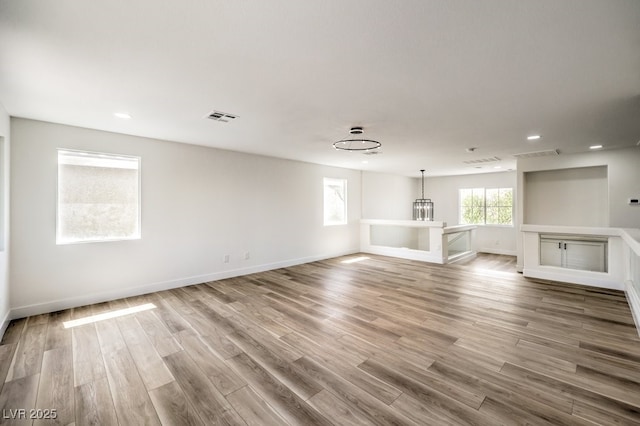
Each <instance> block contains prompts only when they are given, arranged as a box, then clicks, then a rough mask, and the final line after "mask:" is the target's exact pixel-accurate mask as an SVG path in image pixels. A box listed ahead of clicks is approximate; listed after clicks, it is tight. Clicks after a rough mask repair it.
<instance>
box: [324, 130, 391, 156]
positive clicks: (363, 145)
mask: <svg viewBox="0 0 640 426" xmlns="http://www.w3.org/2000/svg"><path fill="white" fill-rule="evenodd" d="M349 133H350V134H351V135H353V136H352V137H351V138H348V139H342V140H339V141H338V142H334V143H333V147H334V148H335V149H339V150H342V151H356V152H367V151H373V150H374V149H378V148H380V147H381V146H382V144H381V143H380V142H378V141H374V140H371V139H364V138H361V137H357V135H361V134H363V133H364V129H363V128H362V127H352V128H351V130H349Z"/></svg>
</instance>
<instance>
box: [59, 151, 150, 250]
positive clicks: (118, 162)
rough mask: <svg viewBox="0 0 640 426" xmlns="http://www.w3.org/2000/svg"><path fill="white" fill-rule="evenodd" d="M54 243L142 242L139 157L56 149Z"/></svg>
mask: <svg viewBox="0 0 640 426" xmlns="http://www.w3.org/2000/svg"><path fill="white" fill-rule="evenodd" d="M56 222H57V223H56V225H57V226H56V243H57V244H69V243H79V242H96V241H114V240H131V239H139V238H140V157H132V156H125V155H114V154H102V153H96V152H82V151H72V150H63V149H59V150H58V210H57V221H56Z"/></svg>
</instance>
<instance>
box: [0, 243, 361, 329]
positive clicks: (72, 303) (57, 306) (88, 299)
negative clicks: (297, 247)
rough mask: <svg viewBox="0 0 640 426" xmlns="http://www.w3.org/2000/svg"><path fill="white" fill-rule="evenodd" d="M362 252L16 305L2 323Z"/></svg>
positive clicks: (305, 259) (324, 256)
mask: <svg viewBox="0 0 640 426" xmlns="http://www.w3.org/2000/svg"><path fill="white" fill-rule="evenodd" d="M359 252H360V250H359V249H352V250H347V251H344V252H338V253H332V254H326V255H318V256H309V257H303V258H298V259H290V260H284V261H281V262H275V263H268V264H263V265H256V266H250V267H247V268H239V269H232V270H228V271H220V272H213V273H210V274H204V275H196V276H192V277H185V278H179V279H175V280H169V281H162V282H157V283H152V284H146V285H142V286H136V287H130V288H125V289H117V290H114V291H107V292H101V293H92V294H85V295H82V296H78V297H70V298H67V299H59V300H54V301H51V302H45V303H36V304H33V305H27V306H20V307H17V308H13V309H11V310H10V311H9V313H8V314H7V318H5V322H3V327H5V328H6V325H8V322H9V320H12V319H17V318H24V317H29V316H32V315H40V314H45V313H48V312H56V311H61V310H64V309H71V308H77V307H79V306H84V305H90V304H94V303H101V302H107V301H109V300H116V299H122V298H123V297H132V296H139V295H141V294H147V293H153V292H156V291H163V290H170V289H172V288H179V287H185V286H188V285H193V284H201V283H205V282H210V281H217V280H223V279H225V278H233V277H239V276H242V275H249V274H255V273H258V272H264V271H270V270H273V269H279V268H286V267H289V266H295V265H301V264H303V263H309V262H315V261H318V260H324V259H330V258H332V257H339V256H346V255H349V254H354V253H359ZM5 323H6V324H5ZM3 332H4V331H3ZM0 336H2V334H0Z"/></svg>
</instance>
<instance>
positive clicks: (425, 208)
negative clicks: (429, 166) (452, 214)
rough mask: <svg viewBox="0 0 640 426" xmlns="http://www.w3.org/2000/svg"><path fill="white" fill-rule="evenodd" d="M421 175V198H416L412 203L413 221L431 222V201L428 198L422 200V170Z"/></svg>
mask: <svg viewBox="0 0 640 426" xmlns="http://www.w3.org/2000/svg"><path fill="white" fill-rule="evenodd" d="M420 172H421V173H422V198H418V199H416V200H415V201H414V202H413V220H428V221H433V201H431V199H430V198H424V169H423V170H420Z"/></svg>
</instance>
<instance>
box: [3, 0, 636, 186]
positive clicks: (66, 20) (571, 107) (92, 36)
mask: <svg viewBox="0 0 640 426" xmlns="http://www.w3.org/2000/svg"><path fill="white" fill-rule="evenodd" d="M0 102H1V103H2V104H4V106H5V108H6V109H7V111H8V112H9V114H10V115H12V116H17V117H26V118H32V119H37V120H45V121H52V122H57V123H64V124H70V125H75V126H82V127H89V128H95V129H102V130H108V131H113V132H120V133H126V134H132V135H140V136H147V137H153V138H160V139H167V140H173V141H179V142H187V143H194V144H199V145H207V146H213V147H219V148H224V149H231V150H236V151H243V152H251V153H257V154H265V155H271V156H276V157H283V158H290V159H296V160H302V161H308V162H313V163H319V164H328V165H334V166H340V167H349V168H355V169H363V170H373V171H380V172H389V173H396V174H402V175H410V176H419V172H418V170H419V169H422V168H425V169H427V175H445V174H464V173H477V172H484V171H497V170H498V169H494V166H496V165H499V166H502V167H503V170H504V169H508V168H514V167H515V159H514V157H513V154H517V153H524V152H531V151H541V150H547V149H559V150H560V152H561V153H576V152H585V151H588V147H589V145H592V144H603V145H605V149H613V148H621V147H630V146H635V145H636V143H637V142H638V141H639V140H640V1H638V0H526V1H525V0H517V1H516V0H485V1H478V0H456V1H454V0H438V1H436V0H428V1H427V0H415V1H410V0H323V1H310V0H306V1H302V0H271V1H264V0H260V1H258V0H244V1H230V0H228V1H213V0H210V1H195V0H185V1H158V0H110V1H85V0H0ZM214 109H216V110H220V111H223V112H228V113H232V114H237V115H238V116H239V117H240V118H238V119H236V120H235V121H234V122H230V123H219V122H215V121H211V120H206V119H204V118H203V117H204V116H205V115H207V114H208V113H209V112H210V111H211V110H214ZM116 111H127V112H129V113H130V114H131V115H132V116H133V119H132V120H128V121H123V120H121V119H117V118H115V117H114V116H113V113H114V112H116ZM354 125H361V126H364V128H365V136H366V137H368V138H371V139H376V140H379V141H380V142H382V144H383V146H382V149H381V154H379V155H371V156H365V155H363V154H353V153H347V152H340V151H335V150H334V149H333V148H332V146H331V144H332V142H334V141H336V140H338V139H342V138H345V137H347V136H348V130H349V128H350V127H351V126H354ZM534 133H540V134H541V135H542V139H541V140H540V141H538V142H528V141H527V140H526V136H527V135H530V134H534ZM468 147H477V150H476V151H475V152H473V153H467V152H465V148H468ZM494 156H497V157H499V158H500V159H501V161H499V162H495V163H487V164H485V165H481V166H482V168H481V169H477V168H475V167H476V166H478V165H477V164H476V165H469V164H465V163H464V161H469V160H478V159H484V158H489V157H494ZM364 160H368V164H363V163H362V161H364Z"/></svg>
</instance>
